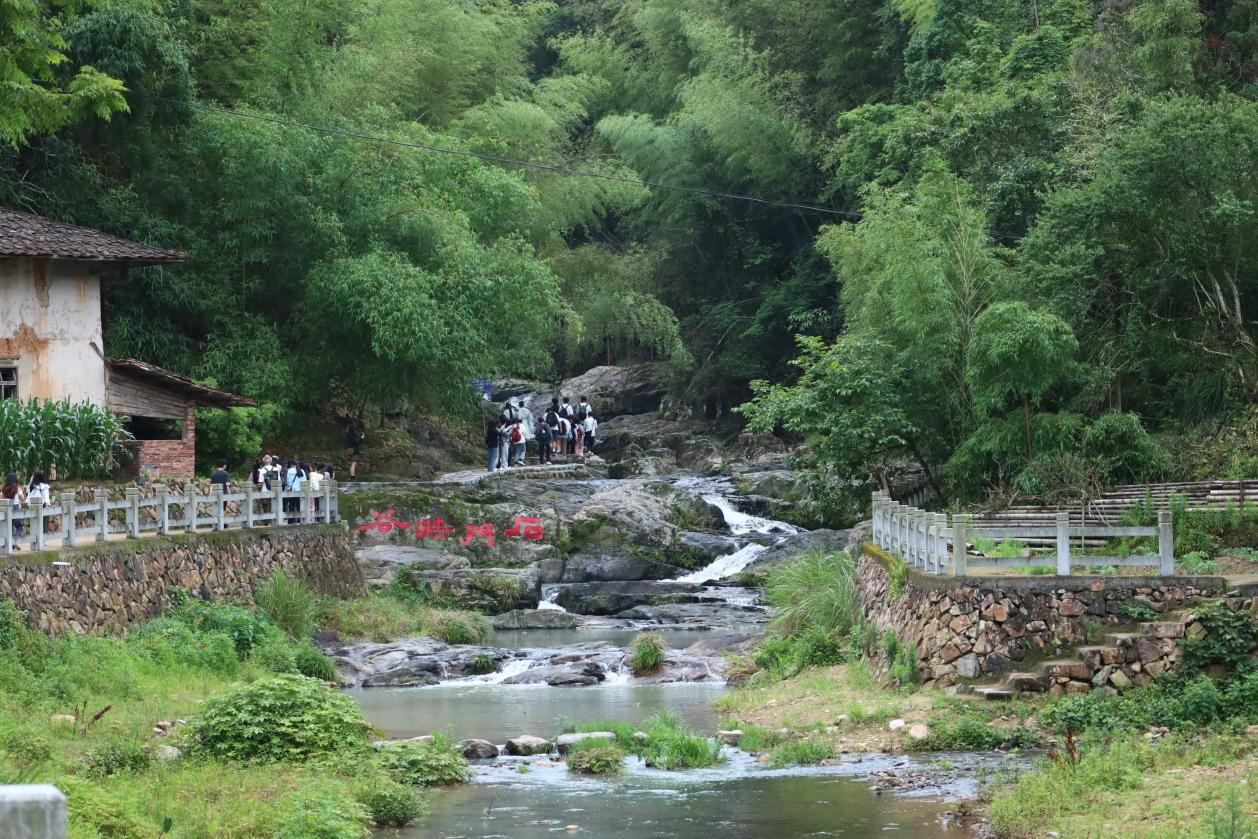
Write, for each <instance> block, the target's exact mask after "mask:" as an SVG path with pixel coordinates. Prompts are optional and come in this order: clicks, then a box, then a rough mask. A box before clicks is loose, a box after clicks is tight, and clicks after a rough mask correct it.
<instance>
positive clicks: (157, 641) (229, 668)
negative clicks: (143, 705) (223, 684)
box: [127, 617, 240, 676]
mask: <svg viewBox="0 0 1258 839" xmlns="http://www.w3.org/2000/svg"><path fill="white" fill-rule="evenodd" d="M127 643H128V646H130V647H131V648H132V649H134V650H135V651H136V652H137V653H139V654H140V655H143V656H144V657H145V658H147V659H149V660H150V661H152V662H153V663H154V664H164V665H175V664H181V665H186V666H189V667H194V668H198V669H204V670H208V671H211V672H214V673H220V674H222V675H224V676H231V675H234V674H235V673H236V672H237V670H239V667H240V659H239V658H238V656H237V653H236V645H235V644H234V643H233V641H232V638H231V636H230V635H228V634H227V633H226V632H221V631H218V630H205V631H201V632H197V631H194V630H193V629H192V627H190V626H188V624H186V623H184V622H183V621H180V620H178V619H177V618H173V617H165V618H157V619H156V620H152V621H149V622H148V623H146V624H144V626H142V627H140V628H139V629H138V630H136V631H135V632H133V633H131V635H129V636H128V637H127Z"/></svg>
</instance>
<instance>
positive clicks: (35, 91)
mask: <svg viewBox="0 0 1258 839" xmlns="http://www.w3.org/2000/svg"><path fill="white" fill-rule="evenodd" d="M90 10H91V4H89V3H87V2H83V0H56V2H51V3H42V4H35V3H12V4H6V5H5V6H4V8H3V10H2V11H0V40H2V41H3V42H4V43H5V45H6V50H5V58H4V62H3V64H2V65H0V74H2V75H3V76H4V78H5V88H6V89H7V90H8V94H7V95H6V96H5V97H4V103H3V104H0V143H3V144H5V145H11V146H16V145H18V144H19V143H22V142H24V141H26V140H29V139H31V138H32V137H34V136H36V135H39V134H46V133H52V132H54V131H57V130H59V129H61V128H63V127H65V126H66V125H69V124H71V123H73V122H77V121H79V120H83V119H87V118H89V117H92V116H95V117H98V118H101V119H106V120H107V119H109V117H110V116H111V115H113V114H114V113H116V112H119V111H126V110H127V102H126V100H125V99H124V98H123V95H122V94H123V92H124V88H123V85H122V82H120V81H119V80H118V79H115V78H112V77H110V76H108V75H106V74H105V73H102V72H100V71H99V70H97V69H96V68H94V67H91V66H89V65H79V66H78V68H77V69H76V70H75V71H74V73H73V75H71V74H70V73H66V72H59V71H58V68H59V67H60V66H61V65H63V64H65V63H66V62H68V61H70V56H69V55H68V53H69V52H70V51H69V49H68V47H69V45H68V44H67V43H66V40H65V37H64V35H63V34H62V33H63V30H64V29H65V28H66V26H67V25H69V24H72V23H73V22H74V21H75V20H76V19H77V18H78V17H79V16H81V15H83V14H86V13H88V12H89V11H90Z"/></svg>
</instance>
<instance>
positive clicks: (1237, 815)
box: [1210, 787, 1258, 839]
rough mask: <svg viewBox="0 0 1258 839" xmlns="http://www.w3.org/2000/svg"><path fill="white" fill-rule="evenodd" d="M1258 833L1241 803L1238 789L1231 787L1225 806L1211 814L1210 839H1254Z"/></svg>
mask: <svg viewBox="0 0 1258 839" xmlns="http://www.w3.org/2000/svg"><path fill="white" fill-rule="evenodd" d="M1255 835H1258V831H1256V830H1255V828H1254V820H1253V819H1252V818H1250V817H1249V816H1248V815H1247V814H1246V813H1245V809H1244V805H1243V804H1242V803H1241V797H1240V793H1239V792H1238V791H1237V789H1236V787H1230V788H1229V789H1228V791H1227V796H1226V797H1225V798H1224V799H1223V805H1222V806H1221V807H1220V808H1219V809H1218V810H1216V811H1215V812H1213V813H1211V814H1210V839H1254V836H1255Z"/></svg>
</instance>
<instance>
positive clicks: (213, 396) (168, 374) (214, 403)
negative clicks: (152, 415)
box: [105, 358, 256, 408]
mask: <svg viewBox="0 0 1258 839" xmlns="http://www.w3.org/2000/svg"><path fill="white" fill-rule="evenodd" d="M105 363H106V364H108V365H109V369H110V370H117V371H118V372H119V373H123V374H126V375H130V376H133V377H135V378H137V379H140V380H142V381H145V382H147V383H149V384H151V385H154V386H156V387H160V388H163V389H165V390H172V391H175V392H176V393H181V394H183V395H184V396H185V397H186V398H188V399H191V400H192V401H193V402H195V403H197V404H198V405H209V406H211V407H214V408H252V407H253V406H254V405H255V404H256V403H255V402H253V400H251V399H246V398H245V397H243V396H237V395H236V394H234V393H228V392H227V391H224V390H219V389H218V388H213V387H210V386H209V385H203V384H201V383H200V382H194V381H192V379H189V378H188V377H187V376H183V375H180V374H179V373H175V372H174V371H171V370H166V369H165V368H162V367H158V366H156V365H154V364H149V363H148V362H147V361H136V360H135V359H134V358H107V359H105Z"/></svg>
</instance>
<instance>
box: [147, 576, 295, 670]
mask: <svg viewBox="0 0 1258 839" xmlns="http://www.w3.org/2000/svg"><path fill="white" fill-rule="evenodd" d="M171 604H172V606H173V607H174V608H173V609H171V610H170V611H169V612H168V613H167V614H168V616H170V617H172V618H174V619H175V620H178V621H181V622H182V623H184V624H186V625H187V626H189V627H191V628H192V630H193V631H194V632H197V633H208V632H222V633H224V634H226V635H227V636H228V637H229V638H231V639H232V643H233V644H234V645H235V647H236V653H237V655H239V656H240V657H241V658H245V657H246V656H248V655H249V651H250V650H252V649H253V648H254V647H255V646H257V645H258V644H261V643H263V642H264V641H266V640H267V639H268V638H270V637H272V636H274V634H275V633H276V631H277V630H276V628H275V626H274V625H273V624H272V623H271V622H270V621H269V620H268V619H267V618H266V617H265V616H264V615H259V614H257V613H256V612H251V611H249V610H248V609H245V608H244V607H242V606H233V605H231V604H226V603H211V602H209V601H206V600H197V599H196V598H192V597H189V596H188V595H186V594H184V593H183V592H180V591H176V592H174V593H172V595H171Z"/></svg>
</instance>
